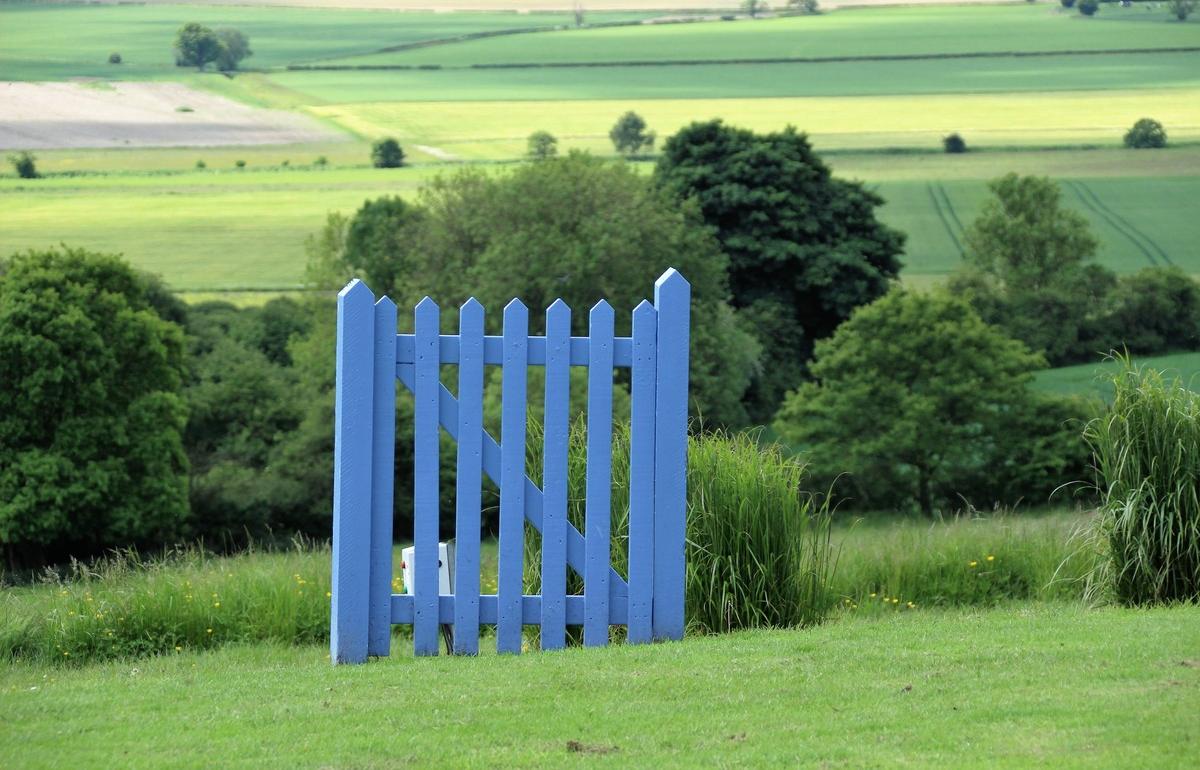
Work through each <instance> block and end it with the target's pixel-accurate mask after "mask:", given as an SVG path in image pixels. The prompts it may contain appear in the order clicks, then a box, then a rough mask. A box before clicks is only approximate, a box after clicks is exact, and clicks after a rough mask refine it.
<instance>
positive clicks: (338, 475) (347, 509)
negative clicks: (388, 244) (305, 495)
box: [329, 280, 375, 664]
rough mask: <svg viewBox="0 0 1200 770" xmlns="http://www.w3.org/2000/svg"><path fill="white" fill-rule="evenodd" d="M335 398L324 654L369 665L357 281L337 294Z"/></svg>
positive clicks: (367, 347) (365, 329) (366, 318)
mask: <svg viewBox="0 0 1200 770" xmlns="http://www.w3.org/2000/svg"><path fill="white" fill-rule="evenodd" d="M337 315H338V323H337V359H336V360H337V380H336V386H335V393H334V445H333V455H334V461H333V586H332V594H333V599H332V606H331V607H330V629H329V632H330V633H329V653H330V659H331V660H332V661H333V662H334V663H335V664H336V663H362V662H363V661H365V660H366V659H367V631H368V623H369V620H368V603H367V598H368V596H369V594H370V589H371V581H370V577H371V575H370V565H369V564H368V562H367V558H366V557H367V554H368V553H369V552H370V548H371V409H372V407H373V406H374V404H373V401H372V389H373V383H374V377H373V369H374V350H373V345H372V341H373V340H374V336H375V298H374V296H372V295H371V291H370V290H369V289H368V288H367V286H366V284H364V283H363V282H362V281H357V280H355V281H351V282H350V283H349V284H348V285H347V286H346V288H344V289H342V291H341V293H339V294H338V309H337Z"/></svg>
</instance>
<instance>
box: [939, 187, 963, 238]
mask: <svg viewBox="0 0 1200 770" xmlns="http://www.w3.org/2000/svg"><path fill="white" fill-rule="evenodd" d="M937 189H938V192H939V193H941V196H942V202H943V203H945V204H946V213H948V214H949V215H950V218H951V219H953V220H954V226H955V227H956V228H958V234H959V235H960V236H961V235H963V234H964V233H966V231H967V228H965V227H963V223H962V220H961V219H959V218H958V212H957V211H955V210H954V202H953V201H951V200H950V194H949V193H947V192H946V185H944V184H942V183H941V182H938V183H937Z"/></svg>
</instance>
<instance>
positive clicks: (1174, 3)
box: [1167, 0, 1196, 21]
mask: <svg viewBox="0 0 1200 770" xmlns="http://www.w3.org/2000/svg"><path fill="white" fill-rule="evenodd" d="M1167 9H1168V10H1169V11H1170V12H1171V15H1172V16H1174V17H1175V18H1176V20H1178V21H1187V18H1188V16H1191V15H1192V11H1194V10H1196V0H1167Z"/></svg>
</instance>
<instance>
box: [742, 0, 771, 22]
mask: <svg viewBox="0 0 1200 770" xmlns="http://www.w3.org/2000/svg"><path fill="white" fill-rule="evenodd" d="M767 7H768V6H767V3H766V0H742V10H743V11H745V12H746V15H747V16H749V17H750V18H752V19H754V18H757V17H758V15H759V14H760V13H763V12H764V11H766V10H767Z"/></svg>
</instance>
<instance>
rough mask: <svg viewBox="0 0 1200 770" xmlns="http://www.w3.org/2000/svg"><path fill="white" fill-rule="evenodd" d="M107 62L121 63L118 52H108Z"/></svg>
mask: <svg viewBox="0 0 1200 770" xmlns="http://www.w3.org/2000/svg"><path fill="white" fill-rule="evenodd" d="M108 63H109V64H120V63H121V54H119V53H110V54H109V55H108Z"/></svg>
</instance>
